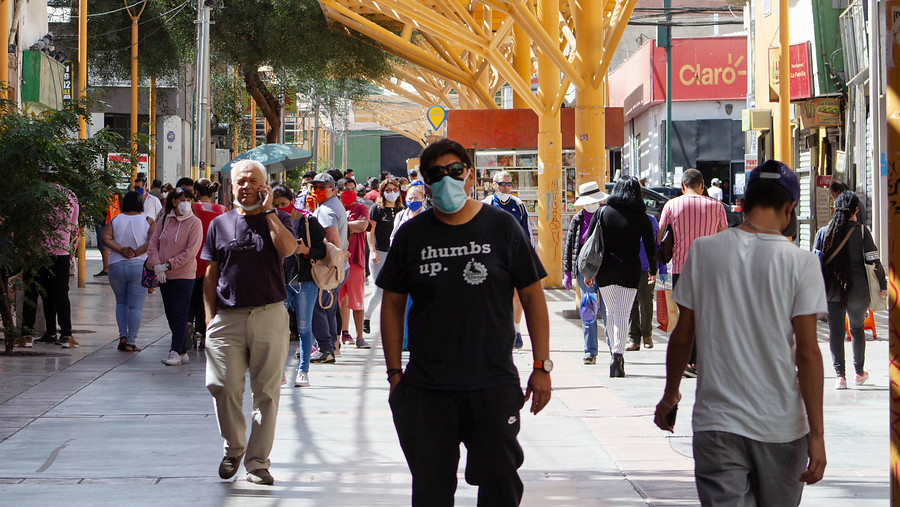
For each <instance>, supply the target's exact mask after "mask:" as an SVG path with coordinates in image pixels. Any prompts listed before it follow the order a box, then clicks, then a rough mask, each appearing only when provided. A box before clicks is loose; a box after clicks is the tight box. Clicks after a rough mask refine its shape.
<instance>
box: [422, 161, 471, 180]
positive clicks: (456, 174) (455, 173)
mask: <svg viewBox="0 0 900 507" xmlns="http://www.w3.org/2000/svg"><path fill="white" fill-rule="evenodd" d="M468 167H469V166H467V165H466V164H464V163H462V162H453V163H452V164H447V165H433V166H431V167H428V168H426V169H424V170H423V171H422V177H423V178H424V179H425V183H427V184H428V185H431V184H432V183H437V182H438V181H440V180H441V179H443V177H444V176H450V177H451V178H453V179H456V180H460V179H462V178H461V176H462V175H463V173H464V172H465V170H466V169H468Z"/></svg>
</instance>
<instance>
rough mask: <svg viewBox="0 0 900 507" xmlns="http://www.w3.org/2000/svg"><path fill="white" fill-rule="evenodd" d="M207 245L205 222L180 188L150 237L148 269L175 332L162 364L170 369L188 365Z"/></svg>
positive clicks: (188, 196)
mask: <svg viewBox="0 0 900 507" xmlns="http://www.w3.org/2000/svg"><path fill="white" fill-rule="evenodd" d="M202 244H203V223H202V222H201V221H200V219H199V218H197V217H196V216H194V213H193V211H192V210H191V196H190V195H189V194H188V192H187V191H185V190H183V189H181V188H176V189H175V190H173V191H171V192H169V195H167V196H166V205H165V208H163V217H162V218H161V219H160V222H159V224H158V226H157V228H156V231H155V232H154V233H153V237H151V238H150V247H149V248H148V250H147V269H153V271H154V272H156V277H157V278H158V279H159V290H160V292H161V293H162V298H163V307H164V308H165V310H166V319H168V321H169V329H170V330H171V331H172V346H171V349H170V350H169V356H168V357H166V358H165V359H163V360H162V362H163V363H164V364H166V365H169V366H177V365H179V364H187V363H188V362H189V361H190V360H189V358H188V355H187V345H186V343H185V338H186V334H187V317H188V308H189V307H190V302H191V293H192V292H193V289H194V278H195V277H196V274H197V252H198V251H199V250H200V247H201V246H202Z"/></svg>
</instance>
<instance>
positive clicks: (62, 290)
mask: <svg viewBox="0 0 900 507" xmlns="http://www.w3.org/2000/svg"><path fill="white" fill-rule="evenodd" d="M71 259H72V256H71V255H51V256H50V265H49V266H44V267H42V268H41V269H39V270H38V272H37V275H36V276H35V277H34V278H31V277H30V276H28V275H27V273H26V274H25V275H23V278H24V282H25V306H24V308H23V310H22V321H23V322H22V332H23V333H27V334H32V333H34V321H35V318H36V317H37V298H38V296H39V295H40V296H41V300H42V301H43V302H44V323H45V324H46V326H45V328H46V331H45V333H47V334H48V335H54V334H56V323H57V321H58V322H59V332H60V335H61V336H72V307H71V304H70V302H69V264H70V262H71ZM41 290H43V293H41Z"/></svg>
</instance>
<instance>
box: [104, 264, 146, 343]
mask: <svg viewBox="0 0 900 507" xmlns="http://www.w3.org/2000/svg"><path fill="white" fill-rule="evenodd" d="M143 270H144V259H127V260H124V261H119V262H114V263H112V264H110V265H109V285H110V287H112V290H113V292H114V293H115V294H116V322H117V323H118V324H119V336H124V337H126V338H128V343H129V344H131V345H134V340H135V338H137V334H138V329H140V327H141V316H142V314H143V312H144V299H145V298H146V297H147V289H146V288H145V287H142V286H141V273H142V272H143Z"/></svg>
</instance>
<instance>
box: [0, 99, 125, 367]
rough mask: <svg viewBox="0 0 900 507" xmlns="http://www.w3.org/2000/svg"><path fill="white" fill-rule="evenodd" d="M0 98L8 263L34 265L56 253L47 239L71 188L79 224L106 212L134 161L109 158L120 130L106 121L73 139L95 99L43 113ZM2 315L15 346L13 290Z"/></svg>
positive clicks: (0, 298)
mask: <svg viewBox="0 0 900 507" xmlns="http://www.w3.org/2000/svg"><path fill="white" fill-rule="evenodd" d="M14 109H15V108H14V106H13V105H12V103H11V102H7V101H2V102H0V113H2V115H0V181H3V182H4V191H3V192H2V193H0V271H3V272H4V276H5V274H9V273H10V272H15V271H18V270H22V271H23V272H31V273H34V272H36V271H37V270H38V269H40V268H41V267H43V266H45V265H46V264H47V262H48V261H49V257H48V256H47V246H46V245H47V244H48V243H52V241H53V240H54V239H56V237H55V235H56V233H55V232H53V231H57V230H59V229H60V227H62V226H63V225H64V220H65V218H64V217H63V216H62V215H61V214H60V213H59V212H58V210H59V209H61V208H62V207H63V206H64V205H65V204H66V203H67V201H68V197H67V195H66V194H65V192H64V191H63V190H61V189H60V188H59V187H58V186H57V184H58V185H61V186H63V187H65V188H67V189H69V190H71V191H72V192H73V193H74V194H75V196H76V197H77V199H78V203H79V206H80V208H81V210H80V213H79V224H78V225H79V226H80V227H84V226H85V225H87V224H92V223H94V222H95V221H96V220H97V219H100V218H101V217H103V216H104V215H105V213H106V207H107V199H108V195H109V191H110V189H111V188H114V187H115V186H116V185H117V184H118V183H119V182H121V181H123V178H125V176H126V173H127V172H128V171H129V165H130V162H124V163H117V164H105V163H104V161H105V160H106V158H107V157H106V155H107V154H108V153H109V152H110V151H116V143H117V142H118V137H119V136H117V135H116V134H114V133H112V132H110V131H109V130H108V129H103V130H101V131H99V132H97V133H96V134H94V136H92V137H91V138H89V139H86V140H83V141H81V140H77V139H72V133H73V132H77V130H78V116H79V115H80V114H86V112H87V104H86V103H81V102H78V101H75V102H73V103H72V105H70V106H68V107H66V108H65V109H63V110H61V111H48V112H45V113H41V114H40V115H33V114H31V113H28V112H27V111H26V112H17V111H15V110H14ZM0 318H2V322H3V334H4V337H5V338H6V353H7V354H11V353H12V349H13V344H14V342H15V338H16V336H17V334H16V333H17V331H16V329H15V326H14V324H13V320H12V311H11V307H10V302H9V298H8V295H7V292H6V291H4V290H0Z"/></svg>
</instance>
